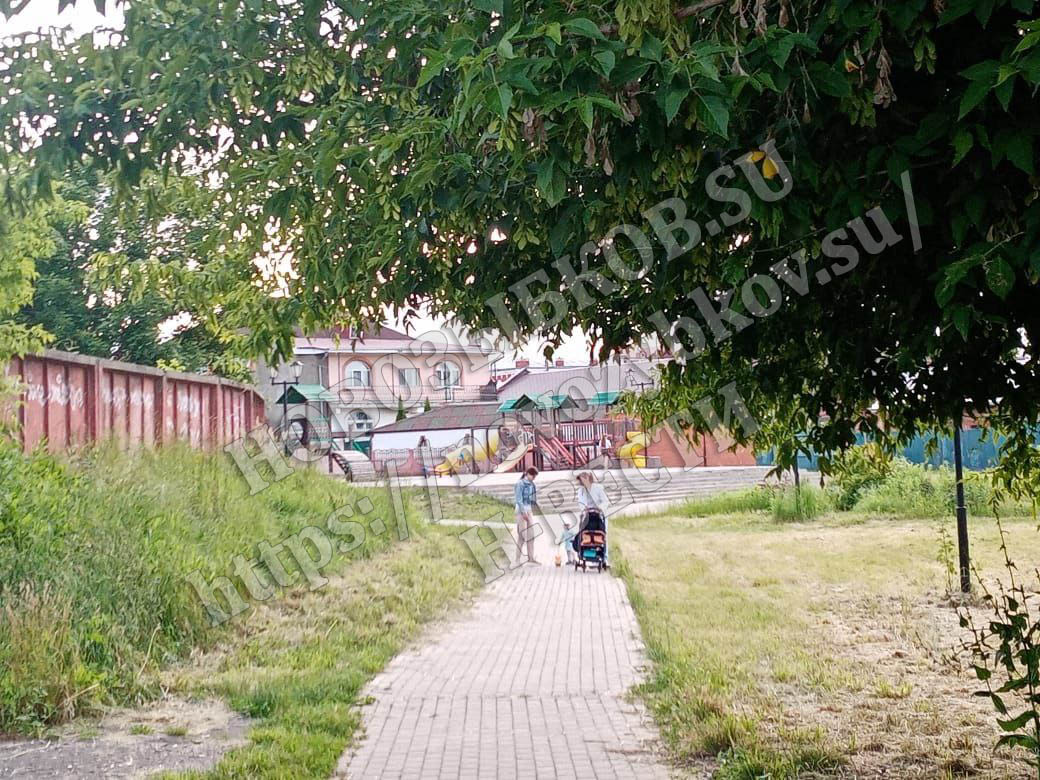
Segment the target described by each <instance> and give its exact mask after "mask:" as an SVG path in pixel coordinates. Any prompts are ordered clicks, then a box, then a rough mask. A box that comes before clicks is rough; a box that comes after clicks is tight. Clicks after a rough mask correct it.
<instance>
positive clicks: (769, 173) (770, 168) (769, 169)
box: [762, 157, 778, 179]
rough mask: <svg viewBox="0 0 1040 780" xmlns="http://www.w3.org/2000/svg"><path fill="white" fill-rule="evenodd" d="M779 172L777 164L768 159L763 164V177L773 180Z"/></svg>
mask: <svg viewBox="0 0 1040 780" xmlns="http://www.w3.org/2000/svg"><path fill="white" fill-rule="evenodd" d="M777 172H778V170H777V167H776V163H775V162H773V161H772V160H771V159H769V158H768V157H766V161H765V162H764V163H762V175H763V176H765V177H766V178H767V179H772V178H773V177H774V176H776V174H777Z"/></svg>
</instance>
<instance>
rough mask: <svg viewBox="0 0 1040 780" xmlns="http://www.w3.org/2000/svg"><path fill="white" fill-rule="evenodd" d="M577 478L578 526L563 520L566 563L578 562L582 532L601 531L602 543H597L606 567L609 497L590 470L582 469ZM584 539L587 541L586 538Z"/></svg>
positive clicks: (580, 553)
mask: <svg viewBox="0 0 1040 780" xmlns="http://www.w3.org/2000/svg"><path fill="white" fill-rule="evenodd" d="M577 480H578V508H579V509H580V510H581V518H580V520H579V524H578V528H573V527H572V526H571V524H570V522H569V521H566V520H565V521H564V526H563V528H564V530H563V537H562V539H561V541H562V542H563V544H564V545H565V547H566V549H567V563H568V564H570V563H578V562H579V559H580V557H581V556H582V554H583V553H582V542H583V539H582V537H583V532H584V531H586V530H590V531H602V540H603V541H604V544H602V545H598V546H599V547H601V548H602V558H603V565H604V567H606V566H607V565H609V564H608V560H607V547H606V544H605V540H606V533H607V510H608V509H609V508H610V499H608V498H607V492H606V491H605V490H604V489H603V486H602V485H600V484H599V483H598V482H597V481H596V477H595V476H594V475H593V474H592V472H591V471H582V472H581V473H579V474H578V475H577ZM585 541H588V540H587V539H586V540H585Z"/></svg>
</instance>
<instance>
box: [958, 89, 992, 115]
mask: <svg viewBox="0 0 1040 780" xmlns="http://www.w3.org/2000/svg"><path fill="white" fill-rule="evenodd" d="M991 89H992V85H991V82H988V81H973V82H971V83H970V84H969V85H968V88H967V89H966V90H964V95H963V96H962V97H961V105H960V109H959V111H958V114H957V118H958V119H964V117H965V116H967V115H968V113H969V112H970V111H971V110H972V109H973V108H975V107H976V106H977V105H979V103H981V102H982V101H983V100H984V99H985V98H986V95H988V94H989V91H990V90H991Z"/></svg>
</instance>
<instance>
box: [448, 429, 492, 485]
mask: <svg viewBox="0 0 1040 780" xmlns="http://www.w3.org/2000/svg"><path fill="white" fill-rule="evenodd" d="M496 452H498V431H491V433H490V434H489V435H488V440H487V447H486V448H485V447H484V442H483V441H481V439H480V437H477V440H476V441H475V442H474V443H473V444H462V445H460V446H459V447H457V448H455V449H454V450H451V451H450V452H446V453H444V460H443V461H442V462H440V463H438V464H437V465H436V466H434V467H433V473H434V474H438V475H441V476H444V475H445V474H457V473H458V472H459V471H461V470H462V467H463V466H464V465H465V464H467V463H481V462H483V461H485V460H489V459H490V458H491V456H492V455H494V454H495V453H496Z"/></svg>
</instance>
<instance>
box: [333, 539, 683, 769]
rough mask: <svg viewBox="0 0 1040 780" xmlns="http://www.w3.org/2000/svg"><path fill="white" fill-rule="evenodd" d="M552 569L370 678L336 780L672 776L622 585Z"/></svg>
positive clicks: (503, 587)
mask: <svg viewBox="0 0 1040 780" xmlns="http://www.w3.org/2000/svg"><path fill="white" fill-rule="evenodd" d="M537 542H538V555H539V557H540V559H541V560H542V562H543V565H541V566H534V565H524V566H522V567H520V568H517V569H515V570H513V571H511V572H509V573H508V574H506V575H504V576H502V577H500V578H499V579H497V580H496V581H494V582H493V583H491V584H490V585H488V586H487V587H486V588H485V590H484V591H483V592H482V593H481V595H480V596H479V597H478V598H477V600H476V603H475V604H474V605H473V606H472V608H470V609H468V610H467V611H466V613H465V614H463V615H461V616H459V617H458V618H456V619H454V620H452V621H449V622H446V623H444V624H442V625H441V626H439V627H437V628H435V629H434V630H433V631H432V632H431V634H430V635H429V636H427V637H426V638H425V640H424V641H423V642H422V644H421V645H420V646H418V647H416V648H415V649H413V650H409V651H406V652H404V653H402V654H400V655H398V656H397V657H396V658H395V659H394V660H393V661H391V662H390V664H389V665H388V666H387V667H386V669H384V670H383V672H382V673H381V674H380V675H378V676H377V677H376V678H374V679H373V680H372V682H371V683H370V685H369V687H368V690H367V693H368V694H369V695H371V697H372V698H373V703H372V704H370V705H368V706H366V707H365V709H364V729H365V736H364V738H363V739H362V741H361V742H360V743H359V744H358V745H357V746H356V748H355V749H353V750H351V751H349V752H348V753H347V754H345V755H344V756H343V758H342V759H341V761H340V764H339V767H338V769H337V771H336V775H335V777H336V778H351V780H354V779H355V778H357V779H358V780H361V779H362V778H364V779H366V780H367V778H422V780H425V779H426V778H451V780H457V779H460V780H466V779H469V778H472V779H473V780H476V779H477V778H480V779H481V780H485V779H486V778H502V779H505V778H517V779H518V780H527V778H590V779H591V778H595V779H596V780H599V779H601V778H636V779H637V780H653V779H654V778H667V777H668V776H669V774H668V770H667V769H666V768H665V766H664V764H663V762H662V761H661V760H660V758H659V756H660V747H659V745H658V742H657V739H658V737H657V733H656V729H655V728H654V726H653V723H652V721H651V719H650V717H649V715H648V714H647V713H646V711H645V709H644V708H643V707H642V705H641V704H640V703H639V702H637V701H635V700H633V697H632V696H630V695H629V689H630V688H631V687H632V686H633V685H636V684H637V683H639V682H641V681H642V680H643V676H644V673H645V667H646V665H647V660H646V657H645V655H644V648H643V643H642V641H641V639H640V638H639V626H638V624H637V623H636V618H635V614H634V613H633V612H632V607H631V605H630V604H629V601H628V597H627V594H626V593H625V587H624V585H623V584H622V582H621V581H620V580H619V579H617V578H616V577H614V576H613V575H611V574H610V573H602V574H600V573H595V572H591V571H590V572H588V573H583V572H576V571H572V570H571V569H569V568H567V567H566V566H565V567H562V568H556V567H555V566H554V565H553V562H552V554H553V550H552V549H551V548H550V542H549V535H548V534H543V536H542V537H541V538H539V539H538V540H537Z"/></svg>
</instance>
